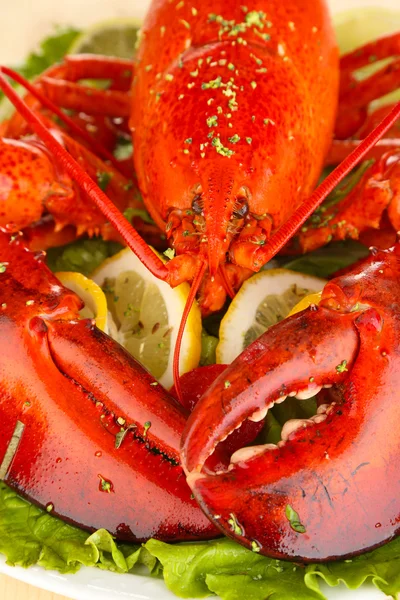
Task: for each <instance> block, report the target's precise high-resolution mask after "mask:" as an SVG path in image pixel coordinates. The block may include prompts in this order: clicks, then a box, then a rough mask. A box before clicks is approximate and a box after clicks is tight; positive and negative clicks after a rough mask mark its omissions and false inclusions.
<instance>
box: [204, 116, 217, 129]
mask: <svg viewBox="0 0 400 600" xmlns="http://www.w3.org/2000/svg"><path fill="white" fill-rule="evenodd" d="M207 125H208V126H209V127H217V126H218V117H217V116H216V115H213V116H212V117H208V119H207Z"/></svg>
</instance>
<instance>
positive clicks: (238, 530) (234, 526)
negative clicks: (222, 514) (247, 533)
mask: <svg viewBox="0 0 400 600" xmlns="http://www.w3.org/2000/svg"><path fill="white" fill-rule="evenodd" d="M230 517H231V518H230V519H228V524H229V525H230V528H231V530H232V531H233V533H234V534H235V535H243V529H242V527H241V525H240V523H239V522H238V520H237V518H236V516H235V515H234V513H230Z"/></svg>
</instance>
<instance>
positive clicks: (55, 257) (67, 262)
mask: <svg viewBox="0 0 400 600" xmlns="http://www.w3.org/2000/svg"><path fill="white" fill-rule="evenodd" d="M121 248H122V246H121V245H120V244H118V243H116V242H105V241H104V240H102V239H100V238H95V239H92V240H85V239H83V240H77V241H76V242H72V243H71V244H68V245H67V246H60V247H58V248H50V249H49V250H48V251H47V264H48V266H49V267H50V269H51V270H52V271H55V272H56V271H76V272H78V273H82V274H83V275H90V273H92V272H93V271H94V270H95V269H96V268H97V267H98V266H99V265H101V263H102V262H103V261H105V259H106V258H108V257H109V256H113V254H116V253H117V252H119V251H120V250H121Z"/></svg>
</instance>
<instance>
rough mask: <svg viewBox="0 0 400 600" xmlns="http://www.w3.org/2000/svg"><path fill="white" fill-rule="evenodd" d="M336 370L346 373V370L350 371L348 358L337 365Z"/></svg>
mask: <svg viewBox="0 0 400 600" xmlns="http://www.w3.org/2000/svg"><path fill="white" fill-rule="evenodd" d="M336 371H337V372H338V373H344V372H345V371H348V368H347V360H342V362H341V363H340V365H337V367H336Z"/></svg>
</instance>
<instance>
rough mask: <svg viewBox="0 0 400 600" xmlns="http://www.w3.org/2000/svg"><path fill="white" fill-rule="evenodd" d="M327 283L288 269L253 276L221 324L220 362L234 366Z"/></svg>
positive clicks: (218, 351) (241, 290)
mask: <svg viewBox="0 0 400 600" xmlns="http://www.w3.org/2000/svg"><path fill="white" fill-rule="evenodd" d="M325 283H326V281H325V280H324V279H320V278H318V277H313V276H311V275H304V274H303V273H298V272H297V271H289V270H288V269H270V270H268V271H261V272H260V273H257V274H256V275H253V277H251V278H250V279H248V280H247V281H246V282H245V283H244V284H243V285H242V287H241V289H240V290H239V292H238V294H237V295H236V296H235V297H234V299H233V300H232V303H231V305H230V307H229V309H228V311H227V313H226V315H225V316H224V318H223V319H222V321H221V325H220V330H219V344H218V346H217V352H216V354H217V362H218V363H222V364H229V363H231V362H232V361H233V360H234V359H235V358H236V357H237V356H238V355H239V354H240V353H241V352H242V351H243V350H244V349H245V348H246V347H247V346H248V345H249V344H251V342H253V341H254V340H255V339H257V338H258V337H259V336H260V335H261V334H262V333H264V331H266V329H268V327H270V326H271V325H274V324H275V323H278V321H281V320H282V319H284V318H285V317H287V316H288V315H289V313H290V311H291V310H292V309H293V307H294V306H296V305H298V304H299V302H300V301H301V300H302V299H304V298H305V297H306V296H309V294H311V293H313V292H318V291H321V290H322V288H323V287H324V285H325ZM300 310H301V309H300Z"/></svg>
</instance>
